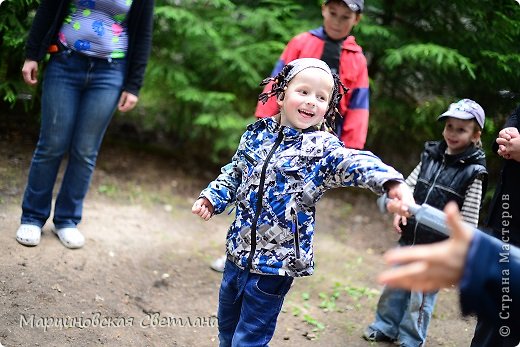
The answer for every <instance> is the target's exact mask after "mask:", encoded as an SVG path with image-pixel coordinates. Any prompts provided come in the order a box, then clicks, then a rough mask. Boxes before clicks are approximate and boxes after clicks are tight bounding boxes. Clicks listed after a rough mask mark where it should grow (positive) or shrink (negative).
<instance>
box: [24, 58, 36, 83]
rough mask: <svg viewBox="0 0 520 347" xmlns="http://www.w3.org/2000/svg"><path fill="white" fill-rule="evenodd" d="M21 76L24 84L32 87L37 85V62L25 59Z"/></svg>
mask: <svg viewBox="0 0 520 347" xmlns="http://www.w3.org/2000/svg"><path fill="white" fill-rule="evenodd" d="M22 76H23V80H24V81H25V83H26V84H28V85H30V86H34V85H36V84H37V83H38V62H37V61H34V60H29V59H25V61H24V63H23V67H22Z"/></svg>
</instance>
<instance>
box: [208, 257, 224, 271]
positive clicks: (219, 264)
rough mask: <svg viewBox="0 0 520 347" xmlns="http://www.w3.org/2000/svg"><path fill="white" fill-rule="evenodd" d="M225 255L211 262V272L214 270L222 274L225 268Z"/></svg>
mask: <svg viewBox="0 0 520 347" xmlns="http://www.w3.org/2000/svg"><path fill="white" fill-rule="evenodd" d="M226 260H227V257H226V255H223V256H221V257H220V258H217V259H215V260H213V261H212V262H211V264H210V265H209V267H210V268H211V269H212V270H215V271H217V272H224V267H225V266H226Z"/></svg>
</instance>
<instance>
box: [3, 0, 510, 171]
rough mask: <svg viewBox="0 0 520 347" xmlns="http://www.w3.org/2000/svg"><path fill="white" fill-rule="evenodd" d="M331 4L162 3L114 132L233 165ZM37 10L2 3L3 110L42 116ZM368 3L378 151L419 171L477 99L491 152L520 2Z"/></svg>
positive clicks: (264, 0)
mask: <svg viewBox="0 0 520 347" xmlns="http://www.w3.org/2000/svg"><path fill="white" fill-rule="evenodd" d="M320 4H321V1H320V0H307V1H305V0H298V1H294V0H260V1H252V0H236V1H231V0H156V9H155V28H154V41H153V49H152V55H151V61H150V64H149V66H148V69H147V73H146V79H145V86H144V88H143V89H142V91H141V95H140V102H139V106H138V108H137V109H136V110H134V111H132V112H131V113H130V114H128V115H122V114H118V115H117V116H116V118H115V120H114V124H113V127H119V128H120V129H123V130H124V132H126V134H125V135H126V137H127V138H128V139H130V140H132V141H135V142H138V143H139V145H141V146H145V145H147V144H150V143H154V144H158V145H161V146H162V147H164V148H168V149H172V150H174V151H180V152H183V153H186V154H187V155H190V156H194V157H199V158H200V159H201V160H203V161H202V162H203V163H205V162H208V160H210V161H211V162H212V163H213V164H221V163H224V162H226V161H227V160H228V159H229V156H230V155H231V154H232V152H233V150H234V149H235V148H236V144H237V142H238V139H239V137H240V135H241V134H242V132H243V130H244V127H245V125H246V124H248V123H251V122H252V121H253V120H254V119H253V113H254V107H255V105H256V98H257V96H258V94H259V93H260V91H261V89H260V87H258V84H259V82H260V81H261V80H262V79H263V78H264V77H266V76H268V75H269V74H270V72H271V70H272V68H273V66H274V63H275V61H276V60H277V59H278V56H279V55H280V53H281V51H282V49H283V47H284V46H285V44H286V43H287V41H288V40H289V39H290V38H291V37H292V36H294V35H295V34H297V33H300V32H302V31H306V30H309V29H311V28H315V27H318V26H319V25H321V21H322V18H321V11H320ZM37 6H38V1H36V0H16V1H15V0H6V1H5V2H4V3H3V4H2V5H1V6H0V103H1V105H0V110H1V112H2V113H5V112H10V111H13V109H15V110H18V112H23V114H24V115H26V116H27V117H34V119H35V120H37V119H38V118H37V117H38V112H39V94H40V91H39V90H38V88H36V89H34V88H33V89H31V88H28V87H27V86H25V85H24V84H23V82H22V79H21V73H20V70H21V65H22V63H23V59H24V50H23V46H24V43H25V39H26V35H27V33H28V30H29V28H30V24H31V21H32V18H33V17H34V13H35V9H36V8H37ZM365 6H366V11H365V12H364V14H363V18H362V21H361V23H360V25H358V26H357V27H356V28H354V31H353V33H352V34H353V35H355V36H356V39H357V41H358V43H359V44H360V45H361V46H362V47H363V49H364V53H365V55H366V57H367V59H368V63H369V67H368V68H369V75H370V88H371V101H370V102H371V105H370V127H369V137H368V142H367V149H369V150H372V151H374V152H376V153H378V154H380V155H382V156H383V157H384V158H385V160H386V161H389V162H391V163H393V164H394V165H395V166H396V167H397V168H400V169H402V170H403V172H405V173H406V172H409V170H410V169H411V168H412V166H413V165H415V164H416V162H417V160H418V153H419V152H420V151H421V149H422V143H423V142H424V141H426V140H432V139H439V138H440V136H441V129H442V128H441V124H438V123H437V122H436V121H435V119H436V116H437V115H439V114H440V113H442V112H443V111H444V110H445V109H446V108H447V107H448V105H449V104H450V103H451V102H453V101H455V100H458V99H460V98H464V97H467V98H471V99H474V100H476V101H478V102H479V103H480V104H481V105H482V106H483V107H484V109H485V110H486V115H487V119H486V128H485V131H484V146H485V147H486V149H487V151H488V153H490V148H491V143H492V141H493V140H494V138H495V136H496V133H497V130H498V129H499V128H500V127H501V126H502V124H503V122H504V120H505V118H506V117H507V116H508V115H509V114H510V112H511V111H512V110H513V109H514V107H515V105H516V104H518V103H519V101H520V98H519V96H518V95H519V92H520V50H519V42H520V5H519V3H518V2H516V1H515V0H452V1H419V0H367V1H365ZM20 110H21V111H20ZM192 149H199V150H192ZM490 154H491V153H490ZM387 158H389V159H387ZM489 159H490V165H491V166H496V165H497V164H496V163H494V160H496V159H493V156H492V155H490V156H489ZM392 160H393V161H392ZM395 161H397V163H396V162H395Z"/></svg>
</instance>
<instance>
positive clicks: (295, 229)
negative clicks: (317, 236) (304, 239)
mask: <svg viewBox="0 0 520 347" xmlns="http://www.w3.org/2000/svg"><path fill="white" fill-rule="evenodd" d="M291 216H292V232H293V235H294V250H295V254H296V259H300V234H299V232H298V215H297V214H296V211H295V210H294V208H292V207H291Z"/></svg>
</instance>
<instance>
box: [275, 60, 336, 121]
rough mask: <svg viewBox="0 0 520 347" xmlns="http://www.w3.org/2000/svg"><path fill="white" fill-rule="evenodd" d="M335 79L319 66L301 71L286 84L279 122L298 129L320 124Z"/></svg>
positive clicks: (279, 102) (280, 102)
mask: <svg viewBox="0 0 520 347" xmlns="http://www.w3.org/2000/svg"><path fill="white" fill-rule="evenodd" d="M333 87H334V80H333V78H332V75H330V74H329V73H327V72H326V71H324V70H323V69H320V68H307V69H304V70H302V71H301V72H299V73H298V74H297V75H296V76H294V78H293V79H292V80H291V81H290V82H289V84H288V85H287V89H286V90H285V92H284V97H283V100H280V99H279V100H278V101H277V102H278V105H279V106H280V114H281V118H280V124H281V125H285V126H288V127H291V128H294V129H297V130H300V131H301V130H303V129H307V128H309V127H311V126H314V125H317V124H319V123H320V122H321V121H322V120H323V117H324V116H325V113H326V112H327V108H328V106H329V103H330V98H331V94H332V88H333Z"/></svg>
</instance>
